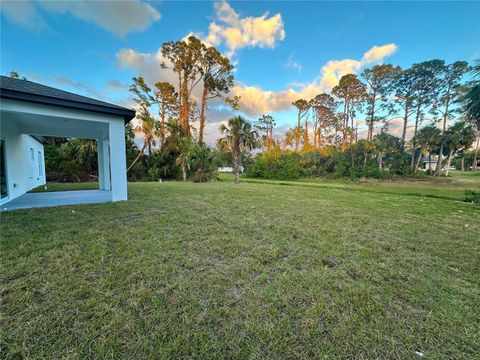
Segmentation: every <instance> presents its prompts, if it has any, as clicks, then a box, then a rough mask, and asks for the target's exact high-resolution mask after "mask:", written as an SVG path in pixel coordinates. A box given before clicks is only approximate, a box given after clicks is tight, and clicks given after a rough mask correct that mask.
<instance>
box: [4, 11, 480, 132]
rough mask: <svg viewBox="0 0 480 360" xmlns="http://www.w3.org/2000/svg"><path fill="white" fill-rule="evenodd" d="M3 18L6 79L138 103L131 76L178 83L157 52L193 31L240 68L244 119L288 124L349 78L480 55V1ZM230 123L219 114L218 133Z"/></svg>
mask: <svg viewBox="0 0 480 360" xmlns="http://www.w3.org/2000/svg"><path fill="white" fill-rule="evenodd" d="M1 14H2V15H1V58H0V60H1V65H0V70H1V73H2V74H6V73H8V72H9V71H11V70H15V71H17V72H19V73H20V74H22V75H24V76H26V77H27V78H29V79H31V80H33V81H38V82H41V83H45V84H48V85H52V86H56V87H60V88H63V89H65V90H69V91H73V92H77V93H82V94H84V95H87V96H93V97H97V98H102V99H104V100H107V101H113V102H116V103H120V104H125V105H128V104H131V96H130V94H129V93H128V90H127V85H128V84H129V83H130V79H131V78H132V76H136V75H142V76H144V77H145V78H146V79H147V80H148V81H152V82H154V81H159V80H168V79H169V78H170V75H168V74H165V73H162V70H160V68H159V66H158V63H159V60H158V58H157V57H156V56H155V54H156V52H157V51H158V49H159V48H160V46H161V44H162V43H163V42H164V41H169V40H177V39H181V38H183V37H184V36H186V35H187V34H189V33H193V34H195V35H197V36H199V37H200V38H202V39H203V40H205V41H210V42H211V43H213V44H214V45H215V46H216V47H217V48H219V49H220V50H221V51H222V52H223V53H224V54H226V55H228V56H230V57H231V60H232V61H233V62H235V63H236V73H235V78H236V80H237V82H238V83H237V85H236V88H235V89H234V91H235V94H237V95H240V96H241V97H242V103H241V104H242V108H241V109H242V111H243V112H244V113H245V114H246V115H247V116H249V117H251V118H252V119H254V118H255V117H256V116H257V115H258V114H260V113H264V112H268V113H272V114H274V116H275V117H276V118H277V121H278V123H279V124H280V125H281V126H283V127H286V126H288V125H289V124H293V123H294V121H295V117H294V113H293V111H292V110H291V109H289V107H290V106H289V105H290V103H291V100H293V99H295V98H296V97H300V96H303V97H309V96H311V95H313V94H315V92H319V91H328V90H329V88H330V87H331V86H332V84H333V83H334V81H335V79H336V78H338V77H339V76H341V75H342V74H344V73H347V72H357V73H359V72H361V69H362V68H363V67H365V66H368V65H374V64H375V63H381V62H390V63H393V64H395V65H400V66H402V67H408V66H409V65H411V64H412V63H415V62H420V61H423V60H429V59H433V58H440V59H444V60H445V61H446V62H453V61H456V60H467V61H469V62H470V61H472V60H474V59H477V58H480V3H478V2H459V1H456V2H274V1H272V2H228V3H226V2H223V3H212V2H143V1H132V2H104V3H100V2H96V3H85V2H81V1H76V2H41V1H24V2H8V1H2V3H1ZM212 24H214V26H216V30H215V31H212ZM252 29H253V30H252ZM236 33H239V34H241V35H242V38H241V39H239V38H235V36H234V35H232V34H236ZM372 49H373V50H372ZM369 50H371V51H370V52H369ZM366 54H369V55H368V56H367V55H366ZM230 115H231V113H230V112H229V111H226V110H223V111H220V110H218V109H217V110H216V109H211V123H212V125H211V127H213V126H218V122H220V121H222V120H224V119H225V118H226V117H228V116H230ZM207 131H208V130H207ZM210 134H211V137H214V136H215V132H214V131H213V129H211V132H210Z"/></svg>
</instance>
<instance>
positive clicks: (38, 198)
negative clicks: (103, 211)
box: [1, 190, 112, 211]
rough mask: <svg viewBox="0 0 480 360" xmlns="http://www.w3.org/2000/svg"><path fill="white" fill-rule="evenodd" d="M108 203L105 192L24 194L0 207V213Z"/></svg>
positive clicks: (110, 198)
mask: <svg viewBox="0 0 480 360" xmlns="http://www.w3.org/2000/svg"><path fill="white" fill-rule="evenodd" d="M110 201H112V192H111V191H106V190H77V191H55V192H38V193H26V194H23V195H22V196H19V197H18V198H15V199H13V200H11V201H9V202H7V203H5V204H3V205H1V211H9V210H17V209H30V208H39V207H50V206H64V205H77V204H93V203H103V202H110Z"/></svg>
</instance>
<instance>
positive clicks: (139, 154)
mask: <svg viewBox="0 0 480 360" xmlns="http://www.w3.org/2000/svg"><path fill="white" fill-rule="evenodd" d="M146 147H147V144H143V147H142V150H140V152H139V153H138V155H137V157H136V158H135V160H133V162H132V163H131V164H130V166H129V167H128V169H127V173H128V172H129V171H130V169H131V168H132V167H133V165H135V163H136V162H137V161H138V160H139V159H140V157H141V156H142V155H143V153H144V152H145V148H146Z"/></svg>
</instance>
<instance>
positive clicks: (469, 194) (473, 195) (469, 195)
mask: <svg viewBox="0 0 480 360" xmlns="http://www.w3.org/2000/svg"><path fill="white" fill-rule="evenodd" d="M463 201H465V202H469V203H474V204H475V205H480V191H473V190H465V198H464V200H463Z"/></svg>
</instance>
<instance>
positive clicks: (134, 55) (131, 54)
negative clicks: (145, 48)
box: [116, 49, 150, 67]
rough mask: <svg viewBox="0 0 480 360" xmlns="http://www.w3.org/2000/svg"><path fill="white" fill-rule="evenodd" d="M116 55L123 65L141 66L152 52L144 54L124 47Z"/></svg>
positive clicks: (119, 62)
mask: <svg viewBox="0 0 480 360" xmlns="http://www.w3.org/2000/svg"><path fill="white" fill-rule="evenodd" d="M116 56H117V61H118V64H119V65H120V66H121V67H129V66H131V67H139V66H141V65H143V64H144V63H145V62H146V61H147V60H148V58H149V57H150V54H143V53H140V52H138V51H135V50H132V49H122V50H120V51H119V52H118V53H117V55H116Z"/></svg>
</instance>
